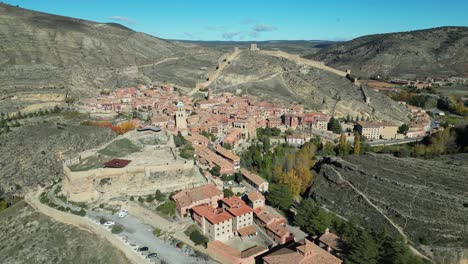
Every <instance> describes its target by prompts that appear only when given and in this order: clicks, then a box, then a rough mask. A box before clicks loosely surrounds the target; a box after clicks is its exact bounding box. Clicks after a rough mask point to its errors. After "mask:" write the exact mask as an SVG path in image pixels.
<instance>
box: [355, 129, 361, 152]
mask: <svg viewBox="0 0 468 264" xmlns="http://www.w3.org/2000/svg"><path fill="white" fill-rule="evenodd" d="M354 154H356V155H359V154H361V136H360V135H359V133H358V132H357V131H354Z"/></svg>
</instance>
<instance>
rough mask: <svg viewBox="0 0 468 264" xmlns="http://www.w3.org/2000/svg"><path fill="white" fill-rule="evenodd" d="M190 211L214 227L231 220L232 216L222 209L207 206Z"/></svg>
mask: <svg viewBox="0 0 468 264" xmlns="http://www.w3.org/2000/svg"><path fill="white" fill-rule="evenodd" d="M192 210H193V211H194V212H195V213H196V214H198V215H200V216H203V217H204V218H205V219H206V220H208V221H209V222H210V223H212V224H214V225H215V224H218V223H221V222H224V221H227V220H229V219H232V215H231V214H229V213H228V212H226V211H225V210H224V209H222V208H214V207H212V206H209V205H200V206H196V207H194V208H192Z"/></svg>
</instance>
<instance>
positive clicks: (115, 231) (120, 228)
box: [111, 224, 124, 234]
mask: <svg viewBox="0 0 468 264" xmlns="http://www.w3.org/2000/svg"><path fill="white" fill-rule="evenodd" d="M123 230H124V228H123V226H122V225H120V224H115V225H113V226H112V230H111V232H112V234H120V233H122V231H123Z"/></svg>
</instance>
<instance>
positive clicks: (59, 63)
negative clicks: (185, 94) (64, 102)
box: [0, 4, 221, 94]
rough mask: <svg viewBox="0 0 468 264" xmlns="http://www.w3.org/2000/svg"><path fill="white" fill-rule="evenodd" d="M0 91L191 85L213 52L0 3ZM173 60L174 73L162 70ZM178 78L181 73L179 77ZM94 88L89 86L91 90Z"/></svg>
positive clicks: (84, 90)
mask: <svg viewBox="0 0 468 264" xmlns="http://www.w3.org/2000/svg"><path fill="white" fill-rule="evenodd" d="M0 14H2V15H1V16H0V69H1V70H0V83H1V85H0V92H2V94H6V93H15V92H18V91H24V90H25V89H31V88H32V89H37V88H43V87H59V88H60V87H65V88H71V89H70V90H71V91H72V92H75V93H78V94H89V93H91V92H93V89H90V88H109V87H116V86H117V87H118V86H126V85H129V84H136V83H137V82H140V83H148V82H151V81H152V80H153V79H163V78H164V80H167V81H178V84H179V85H186V86H193V85H194V84H195V82H196V81H197V80H199V79H201V78H203V72H202V71H200V70H199V68H200V67H203V66H205V67H210V66H213V64H214V63H215V62H216V60H217V59H218V57H219V56H220V54H221V53H220V52H217V51H216V50H211V49H206V48H202V47H199V46H195V45H193V44H188V43H176V42H170V41H166V40H162V39H159V38H155V37H152V36H149V35H146V34H143V33H139V32H135V31H133V30H130V29H128V28H126V27H124V26H121V25H118V24H114V23H109V24H105V23H95V22H91V21H85V20H80V19H74V18H69V17H62V16H56V15H51V14H45V13H40V12H34V11H30V10H26V9H21V8H17V7H13V6H10V5H5V4H0ZM165 64H169V65H171V64H172V65H173V64H177V69H178V70H179V72H166V71H164V69H165V67H164V66H165ZM179 76H182V77H179ZM95 91H96V90H94V92H95Z"/></svg>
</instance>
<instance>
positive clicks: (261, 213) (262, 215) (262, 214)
mask: <svg viewBox="0 0 468 264" xmlns="http://www.w3.org/2000/svg"><path fill="white" fill-rule="evenodd" d="M254 213H255V217H257V218H258V219H259V220H260V221H262V222H263V223H264V224H266V225H268V224H270V223H272V222H273V221H282V222H285V219H284V218H282V217H280V216H276V215H273V214H272V213H270V211H268V210H265V209H263V208H257V209H255V210H254Z"/></svg>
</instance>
